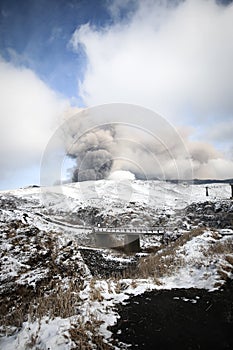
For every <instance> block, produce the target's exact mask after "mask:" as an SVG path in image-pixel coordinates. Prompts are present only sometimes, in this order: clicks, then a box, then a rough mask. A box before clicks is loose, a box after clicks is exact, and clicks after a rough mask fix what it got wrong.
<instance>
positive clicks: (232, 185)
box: [230, 183, 233, 199]
mask: <svg viewBox="0 0 233 350" xmlns="http://www.w3.org/2000/svg"><path fill="white" fill-rule="evenodd" d="M230 186H231V199H233V183H230Z"/></svg>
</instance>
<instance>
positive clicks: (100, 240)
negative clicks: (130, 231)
mask: <svg viewBox="0 0 233 350" xmlns="http://www.w3.org/2000/svg"><path fill="white" fill-rule="evenodd" d="M95 243H96V246H97V247H99V248H111V245H112V244H111V237H110V235H109V233H101V234H95Z"/></svg>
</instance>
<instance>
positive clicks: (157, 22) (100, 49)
mask: <svg viewBox="0 0 233 350" xmlns="http://www.w3.org/2000/svg"><path fill="white" fill-rule="evenodd" d="M114 3H115V6H111V7H110V12H111V13H112V15H113V19H114V21H113V24H112V25H110V26H108V27H105V28H102V29H100V28H96V27H95V28H94V27H91V26H90V25H89V24H86V25H83V26H81V27H80V28H78V29H77V30H76V31H75V33H74V35H73V37H72V39H71V42H72V44H73V47H74V49H76V50H77V49H78V47H79V45H80V44H81V45H83V47H84V48H85V51H86V55H87V59H88V65H87V71H86V74H85V77H84V80H83V82H82V83H81V91H82V98H83V100H84V102H85V104H86V105H87V106H93V105H98V104H102V103H111V102H126V103H133V104H137V105H141V106H144V107H148V108H151V109H152V110H154V111H156V112H158V113H160V114H161V115H163V116H165V117H166V118H168V120H170V121H171V122H173V123H174V124H176V125H185V126H190V125H191V126H193V127H194V132H193V135H192V139H196V140H197V139H198V133H199V134H200V130H201V134H202V136H203V135H204V136H205V138H204V139H203V140H201V141H204V142H205V143H200V144H199V146H198V147H197V148H198V154H201V147H202V145H203V147H204V148H205V151H206V150H208V162H207V163H205V162H202V161H198V164H199V166H200V164H201V169H202V170H200V171H199V168H198V167H196V170H195V174H196V175H200V176H204V174H208V175H209V176H210V177H215V175H216V176H217V175H219V176H221V177H224V173H225V176H226V177H228V176H231V177H232V174H233V173H232V169H233V168H232V162H231V161H228V160H224V159H223V157H224V156H223V154H220V153H218V151H217V150H215V149H214V148H213V149H211V147H212V146H211V145H208V144H206V142H207V141H213V142H215V146H217V147H219V150H220V151H224V147H225V146H226V147H228V148H229V142H228V143H225V146H224V145H221V143H222V141H223V139H224V136H223V134H222V133H220V132H215V133H213V129H214V128H216V129H217V128H218V125H219V126H220V125H221V126H222V125H223V121H224V126H226V125H227V124H228V123H230V120H231V119H232V113H233V69H232V62H233V20H232V18H233V5H232V4H231V5H228V6H223V5H220V4H218V3H216V2H215V1H212V0H207V1H205V0H186V1H180V2H179V3H178V4H176V5H174V2H169V1H162V2H161V1H149V0H148V1H143V2H140V1H134V2H132V3H134V6H135V4H136V3H137V5H138V7H137V9H136V11H135V12H134V13H133V14H132V13H131V14H130V16H129V17H128V19H127V20H124V21H123V22H120V21H119V16H118V15H119V13H120V11H121V9H122V6H123V5H122V1H121V0H117V1H116V2H114ZM128 4H130V1H127V6H128ZM127 6H126V8H127ZM134 8H136V7H134ZM123 9H124V6H123ZM195 128H196V134H195ZM221 129H222V131H223V132H224V128H223V126H222V127H221ZM219 130H220V129H219ZM228 139H229V138H228ZM199 141H200V139H199ZM230 142H231V144H232V141H230ZM204 145H205V146H204ZM189 149H190V150H191V152H192V151H193V150H196V145H192V144H191V142H190V143H189ZM195 152H196V153H197V151H195ZM195 152H194V153H195ZM204 153H205V152H204ZM204 153H203V157H204V156H205V155H204ZM194 157H195V154H194ZM211 157H212V158H211ZM223 163H224V164H223ZM206 164H207V166H206ZM208 167H209V168H208ZM207 169H211V170H210V171H209V170H208V171H207ZM224 169H225V172H224ZM220 170H221V171H220ZM211 174H212V175H213V176H212V175H211Z"/></svg>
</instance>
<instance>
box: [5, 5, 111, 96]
mask: <svg viewBox="0 0 233 350" xmlns="http://www.w3.org/2000/svg"><path fill="white" fill-rule="evenodd" d="M0 16H1V17H0V18H1V20H0V33H1V36H0V52H1V55H2V57H4V58H5V59H6V60H7V61H11V62H14V63H15V64H17V65H23V66H26V67H28V68H30V69H32V70H33V71H35V72H36V73H37V74H38V75H39V76H40V77H41V79H43V80H44V81H45V82H46V83H47V84H48V85H49V86H50V87H51V88H53V89H54V90H56V91H58V92H59V93H61V94H63V95H64V96H66V97H68V98H72V97H73V98H75V99H78V97H79V96H78V84H77V81H78V80H82V78H83V74H84V70H85V65H86V61H85V52H84V51H83V50H82V49H81V47H80V50H79V53H78V54H77V52H74V50H73V49H72V47H71V45H69V40H70V38H71V36H72V34H73V33H74V31H75V30H76V28H77V27H79V26H80V25H82V24H84V23H87V22H88V23H90V24H92V25H95V26H103V25H105V24H106V23H107V22H109V21H110V17H109V14H108V12H107V10H106V6H105V3H104V1H95V0H92V1H86V0H83V1H82V0H81V1H77V0H68V1H67V0H59V1H57V0H49V1H46V0H39V1H37V0H20V1H17V0H10V1H9V0H5V1H4V0H1V2H0ZM78 102H80V101H79V99H78Z"/></svg>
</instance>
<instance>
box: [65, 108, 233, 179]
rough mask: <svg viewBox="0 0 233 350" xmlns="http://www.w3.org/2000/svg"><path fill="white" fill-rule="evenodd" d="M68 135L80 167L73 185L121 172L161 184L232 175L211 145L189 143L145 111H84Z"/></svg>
mask: <svg viewBox="0 0 233 350" xmlns="http://www.w3.org/2000/svg"><path fill="white" fill-rule="evenodd" d="M112 121H113V122H112ZM125 121H127V122H125ZM65 129H66V130H65V131H64V135H65V148H66V153H67V155H68V156H69V157H71V158H73V159H75V163H76V165H75V167H74V168H73V169H72V178H71V180H72V181H74V182H78V181H86V180H100V179H105V178H108V177H109V175H110V174H111V173H112V172H115V171H118V170H124V171H129V172H131V173H133V174H134V175H135V177H136V178H137V179H161V180H171V179H182V180H183V179H184V180H185V179H187V180H191V179H193V178H200V179H203V178H210V179H211V178H227V177H231V173H232V172H233V163H232V162H230V161H227V160H226V159H225V158H224V156H223V155H222V154H221V153H220V152H219V151H217V150H216V149H215V148H214V147H213V146H212V145H211V144H209V143H206V142H198V141H195V142H194V141H190V136H191V135H190V134H189V133H188V132H187V130H185V129H180V130H179V131H178V130H177V129H176V128H175V127H173V126H172V125H171V124H169V123H168V122H167V121H166V120H165V119H164V118H162V117H160V116H159V115H156V114H155V113H154V112H153V113H152V112H149V111H148V110H146V109H144V108H142V107H138V106H133V105H124V104H110V105H103V106H99V107H94V108H92V109H87V110H83V111H82V112H80V113H78V114H77V115H76V116H75V118H71V119H70V120H68V122H67V123H65ZM226 162H227V163H226ZM226 165H227V167H226ZM226 168H227V169H229V174H228V173H226V171H225V169H226Z"/></svg>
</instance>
